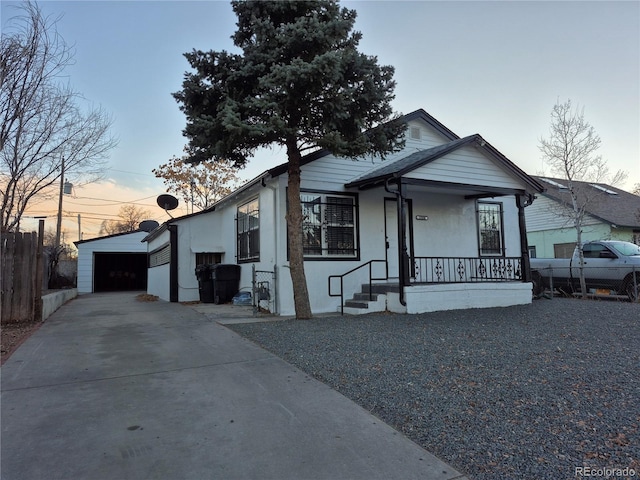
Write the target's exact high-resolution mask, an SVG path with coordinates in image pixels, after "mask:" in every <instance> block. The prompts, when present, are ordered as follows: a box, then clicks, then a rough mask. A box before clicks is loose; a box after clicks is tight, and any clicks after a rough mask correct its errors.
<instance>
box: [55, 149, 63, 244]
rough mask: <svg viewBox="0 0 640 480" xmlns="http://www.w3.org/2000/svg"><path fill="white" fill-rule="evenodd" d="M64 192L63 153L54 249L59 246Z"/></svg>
mask: <svg viewBox="0 0 640 480" xmlns="http://www.w3.org/2000/svg"><path fill="white" fill-rule="evenodd" d="M63 194H64V155H63V156H62V163H61V167H60V194H59V196H58V223H57V224H56V243H55V251H56V252H57V251H58V249H59V248H60V230H62V195H63Z"/></svg>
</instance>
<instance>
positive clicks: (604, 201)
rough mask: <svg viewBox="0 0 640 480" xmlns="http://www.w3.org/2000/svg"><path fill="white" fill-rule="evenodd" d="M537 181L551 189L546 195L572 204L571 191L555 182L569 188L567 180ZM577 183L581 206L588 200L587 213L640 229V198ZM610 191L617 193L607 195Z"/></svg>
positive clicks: (606, 188)
mask: <svg viewBox="0 0 640 480" xmlns="http://www.w3.org/2000/svg"><path fill="white" fill-rule="evenodd" d="M534 178H536V179H538V180H540V181H541V182H542V183H543V184H544V185H545V187H547V189H546V191H545V192H544V193H543V194H542V195H544V196H546V197H548V198H551V199H552V200H555V201H557V202H560V203H564V204H567V205H570V204H571V199H570V197H569V192H568V190H566V189H563V188H560V187H559V186H558V185H554V184H553V183H551V182H555V183H556V184H560V185H564V186H566V184H567V181H566V180H565V179H562V178H551V177H534ZM544 179H547V180H551V182H545V181H544ZM574 183H575V184H577V185H578V187H579V188H578V189H577V192H578V201H579V202H580V203H584V202H585V201H587V204H586V205H587V206H586V211H587V213H589V214H590V215H592V216H594V217H596V218H599V219H600V220H602V221H604V222H606V223H611V224H614V225H616V226H618V227H628V228H639V227H640V196H638V195H634V194H632V193H629V192H626V191H624V190H621V189H619V188H616V187H613V186H611V185H607V184H605V183H595V182H578V181H574ZM594 185H597V186H599V187H600V188H597V187H595V186H594ZM606 190H608V191H609V192H613V193H607V191H606ZM587 199H588V200H587Z"/></svg>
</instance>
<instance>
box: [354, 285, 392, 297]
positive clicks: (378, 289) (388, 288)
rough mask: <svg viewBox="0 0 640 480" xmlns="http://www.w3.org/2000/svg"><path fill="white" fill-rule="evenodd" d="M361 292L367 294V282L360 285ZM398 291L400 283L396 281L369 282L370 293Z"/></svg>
mask: <svg viewBox="0 0 640 480" xmlns="http://www.w3.org/2000/svg"><path fill="white" fill-rule="evenodd" d="M361 287H362V292H363V293H366V294H367V295H368V294H369V284H368V283H363V284H362V285H361ZM399 291H400V285H398V284H397V283H372V284H371V293H388V292H394V293H398V292H399Z"/></svg>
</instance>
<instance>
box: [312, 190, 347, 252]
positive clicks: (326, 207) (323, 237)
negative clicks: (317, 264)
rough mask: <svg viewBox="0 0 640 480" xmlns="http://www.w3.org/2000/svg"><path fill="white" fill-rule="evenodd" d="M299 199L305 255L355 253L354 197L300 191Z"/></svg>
mask: <svg viewBox="0 0 640 480" xmlns="http://www.w3.org/2000/svg"><path fill="white" fill-rule="evenodd" d="M300 200H301V204H302V216H303V221H302V233H303V248H304V255H305V257H307V258H323V257H349V258H353V257H357V256H358V249H357V225H356V218H357V215H356V208H357V206H356V199H355V198H354V197H352V196H342V195H337V194H325V193H310V192H304V193H302V194H301V195H300Z"/></svg>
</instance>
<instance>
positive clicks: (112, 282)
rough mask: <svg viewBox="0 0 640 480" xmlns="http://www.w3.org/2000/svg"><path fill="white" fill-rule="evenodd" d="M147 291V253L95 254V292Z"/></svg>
mask: <svg viewBox="0 0 640 480" xmlns="http://www.w3.org/2000/svg"><path fill="white" fill-rule="evenodd" d="M126 290H145V291H146V290H147V254H146V253H103V252H101V253H97V252H96V253H94V262H93V291H94V292H114V291H126Z"/></svg>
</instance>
